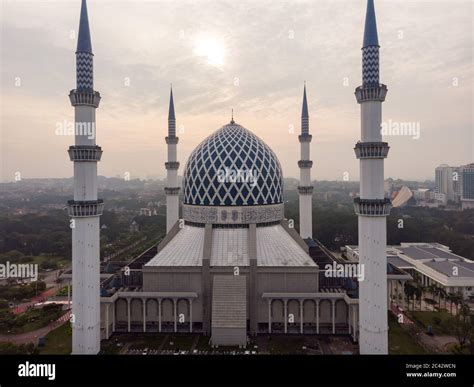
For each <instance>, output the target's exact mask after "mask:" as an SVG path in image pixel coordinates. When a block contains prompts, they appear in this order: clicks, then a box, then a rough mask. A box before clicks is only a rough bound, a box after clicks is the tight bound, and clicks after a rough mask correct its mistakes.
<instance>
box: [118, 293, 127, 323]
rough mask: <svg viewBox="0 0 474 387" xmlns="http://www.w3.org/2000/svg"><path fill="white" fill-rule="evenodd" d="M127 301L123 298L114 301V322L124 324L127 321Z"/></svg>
mask: <svg viewBox="0 0 474 387" xmlns="http://www.w3.org/2000/svg"><path fill="white" fill-rule="evenodd" d="M127 313H128V312H127V300H126V299H124V298H119V299H118V300H117V301H115V320H116V322H124V323H126V322H127V321H128V315H127Z"/></svg>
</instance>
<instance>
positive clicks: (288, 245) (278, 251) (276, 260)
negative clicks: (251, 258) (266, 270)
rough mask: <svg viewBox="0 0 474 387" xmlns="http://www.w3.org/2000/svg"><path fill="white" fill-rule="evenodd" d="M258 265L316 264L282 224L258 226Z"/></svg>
mask: <svg viewBox="0 0 474 387" xmlns="http://www.w3.org/2000/svg"><path fill="white" fill-rule="evenodd" d="M257 262H258V266H316V264H315V263H314V261H313V260H312V259H311V257H310V256H309V255H308V254H307V253H306V252H305V251H304V250H303V249H302V248H301V247H300V246H299V245H298V243H296V241H295V240H294V239H293V238H292V237H291V235H290V234H288V233H287V232H286V231H285V229H284V228H283V227H282V226H281V225H276V226H268V227H258V228H257Z"/></svg>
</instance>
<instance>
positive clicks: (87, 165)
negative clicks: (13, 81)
mask: <svg viewBox="0 0 474 387" xmlns="http://www.w3.org/2000/svg"><path fill="white" fill-rule="evenodd" d="M92 62H93V54H92V46H91V37H90V32H89V20H88V17H87V4H86V0H82V5H81V19H80V22H79V35H78V41H77V51H76V89H74V90H71V92H70V93H69V99H70V100H71V104H72V106H74V113H75V145H73V146H70V147H69V157H70V159H71V161H73V162H74V200H70V201H69V202H68V212H69V216H70V217H71V218H72V219H71V228H72V289H73V295H72V301H73V302H72V313H73V319H72V320H71V323H72V353H73V354H97V353H98V352H99V350H100V298H99V296H100V295H99V293H100V281H99V271H100V269H99V261H100V235H99V232H100V231H99V217H100V215H102V211H103V207H104V204H103V201H102V200H101V199H98V198H97V162H98V161H100V157H101V155H102V149H101V148H100V146H97V145H96V142H95V134H96V130H95V109H97V107H98V106H99V102H100V94H99V92H97V91H94V82H93V65H92Z"/></svg>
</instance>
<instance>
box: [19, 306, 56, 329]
mask: <svg viewBox="0 0 474 387" xmlns="http://www.w3.org/2000/svg"><path fill="white" fill-rule="evenodd" d="M63 313H64V312H63V311H62V307H61V305H54V306H53V305H51V306H46V307H44V308H40V309H29V310H27V311H26V312H23V313H22V314H20V315H17V316H16V317H15V320H14V321H15V324H16V325H14V326H13V328H12V329H11V331H10V333H11V334H18V333H26V332H31V331H34V330H36V329H39V328H42V327H44V326H46V325H48V324H49V323H50V322H52V321H55V320H57V319H58V318H59V317H61V315H62V314H63Z"/></svg>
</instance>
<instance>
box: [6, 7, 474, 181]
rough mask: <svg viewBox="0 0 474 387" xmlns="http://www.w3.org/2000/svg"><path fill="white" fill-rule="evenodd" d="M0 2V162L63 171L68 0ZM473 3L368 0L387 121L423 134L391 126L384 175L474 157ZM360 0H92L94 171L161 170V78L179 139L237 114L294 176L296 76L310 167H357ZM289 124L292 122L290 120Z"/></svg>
mask: <svg viewBox="0 0 474 387" xmlns="http://www.w3.org/2000/svg"><path fill="white" fill-rule="evenodd" d="M0 3H1V16H0V18H1V116H0V120H1V121H0V122H1V130H2V132H1V163H2V165H1V172H2V174H1V175H0V178H1V179H2V180H12V179H13V178H14V174H15V172H20V173H21V176H22V177H23V178H31V177H69V176H72V162H70V161H69V157H68V154H67V152H66V150H67V148H68V147H69V145H72V144H73V141H74V140H73V137H70V136H58V135H56V134H55V131H56V127H57V125H58V124H59V123H63V122H65V121H66V122H68V121H72V120H73V118H74V111H73V108H72V106H71V105H70V103H69V99H68V97H67V95H68V93H69V90H71V89H73V88H74V87H75V55H74V52H75V48H76V44H77V41H76V37H77V36H76V34H77V28H78V24H79V11H80V1H79V0H71V1H69V0H67V1H66V0H63V1H41V0H39V1H21V0H16V1H6V0H0ZM473 4H474V2H473V1H470V0H469V1H456V0H454V1H453V0H445V1H400V0H396V1H395V0H385V1H384V0H377V1H376V2H375V8H376V13H377V24H378V32H379V42H380V45H381V53H380V55H381V82H383V83H385V84H386V85H387V86H388V89H389V92H388V95H387V99H386V101H385V103H384V104H383V121H384V122H386V123H391V124H392V127H394V126H393V125H396V124H400V123H413V124H414V125H419V128H420V137H419V139H414V138H413V136H394V135H392V136H386V137H385V138H384V139H385V141H388V142H389V144H390V146H391V149H390V153H389V157H388V159H387V160H386V161H385V166H386V170H385V176H386V177H393V178H405V179H425V178H431V179H433V178H434V168H435V167H436V166H437V165H439V164H441V163H448V164H452V165H460V164H466V163H469V162H474V138H473V132H474V129H473V128H474V127H473V114H472V110H473V94H474V92H473V90H474V86H473V50H474V49H473V35H474V28H473V19H474V16H473ZM365 6H366V2H365V0H332V1H322V0H321V1H319V0H312V1H295V0H291V1H290V0H287V1H275V0H272V1H256V0H252V1H239V0H227V1H217V0H214V1H159V0H153V1H132V0H129V1H117V0H89V1H88V10H89V20H90V26H91V35H92V47H93V51H94V55H95V56H94V67H95V82H94V83H95V85H94V86H95V89H96V90H98V91H100V93H101V95H102V101H101V105H100V107H99V109H98V110H97V143H98V144H99V145H101V146H102V148H103V150H104V154H103V156H102V161H101V162H100V163H99V173H100V174H101V175H105V176H115V175H123V174H124V173H126V172H129V173H130V174H131V177H132V178H133V177H146V176H155V177H163V176H164V175H165V169H164V162H165V159H166V145H165V141H164V137H165V136H166V131H167V109H168V98H169V84H170V83H171V82H172V83H173V91H174V96H175V108H176V115H177V127H178V130H179V128H181V130H180V132H179V133H178V135H179V137H180V142H179V145H178V158H179V160H180V161H181V168H180V170H179V173H180V174H182V171H183V168H182V167H183V166H184V164H185V162H186V160H187V157H188V155H189V154H190V152H191V151H192V150H193V149H194V148H195V147H196V145H198V144H199V142H200V141H202V140H203V139H204V138H205V137H207V136H208V135H210V134H211V133H212V132H213V131H215V130H217V129H218V128H220V127H221V126H222V125H224V124H226V123H228V121H229V120H230V112H231V108H234V112H235V120H236V122H238V123H239V124H241V125H243V126H245V127H246V128H248V129H250V130H251V131H253V132H254V133H255V134H256V135H258V136H259V137H261V138H262V139H263V140H264V141H265V142H266V143H267V144H269V145H270V146H271V147H272V148H273V150H274V151H275V153H276V154H277V155H278V157H279V159H280V162H281V164H282V166H283V172H284V175H285V176H286V177H290V176H293V177H296V176H297V175H298V168H297V160H299V158H300V157H299V143H298V137H297V136H298V132H299V130H300V115H301V100H302V91H303V82H304V81H305V80H306V84H307V91H308V98H309V100H308V102H309V109H310V131H311V132H312V134H313V142H312V144H311V152H312V155H311V156H312V157H311V158H312V159H313V161H314V166H313V169H312V173H313V178H315V179H328V180H342V177H343V173H344V172H349V176H350V179H351V180H357V179H358V177H359V162H358V160H357V159H356V158H355V155H354V152H353V146H354V144H355V142H356V141H357V140H358V139H359V138H360V118H359V105H358V104H357V102H356V100H355V97H354V94H353V93H354V88H355V87H357V86H358V85H360V83H361V74H360V73H361V51H360V47H361V44H362V35H363V27H364V17H365ZM292 127H294V132H292V131H291V128H292Z"/></svg>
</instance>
